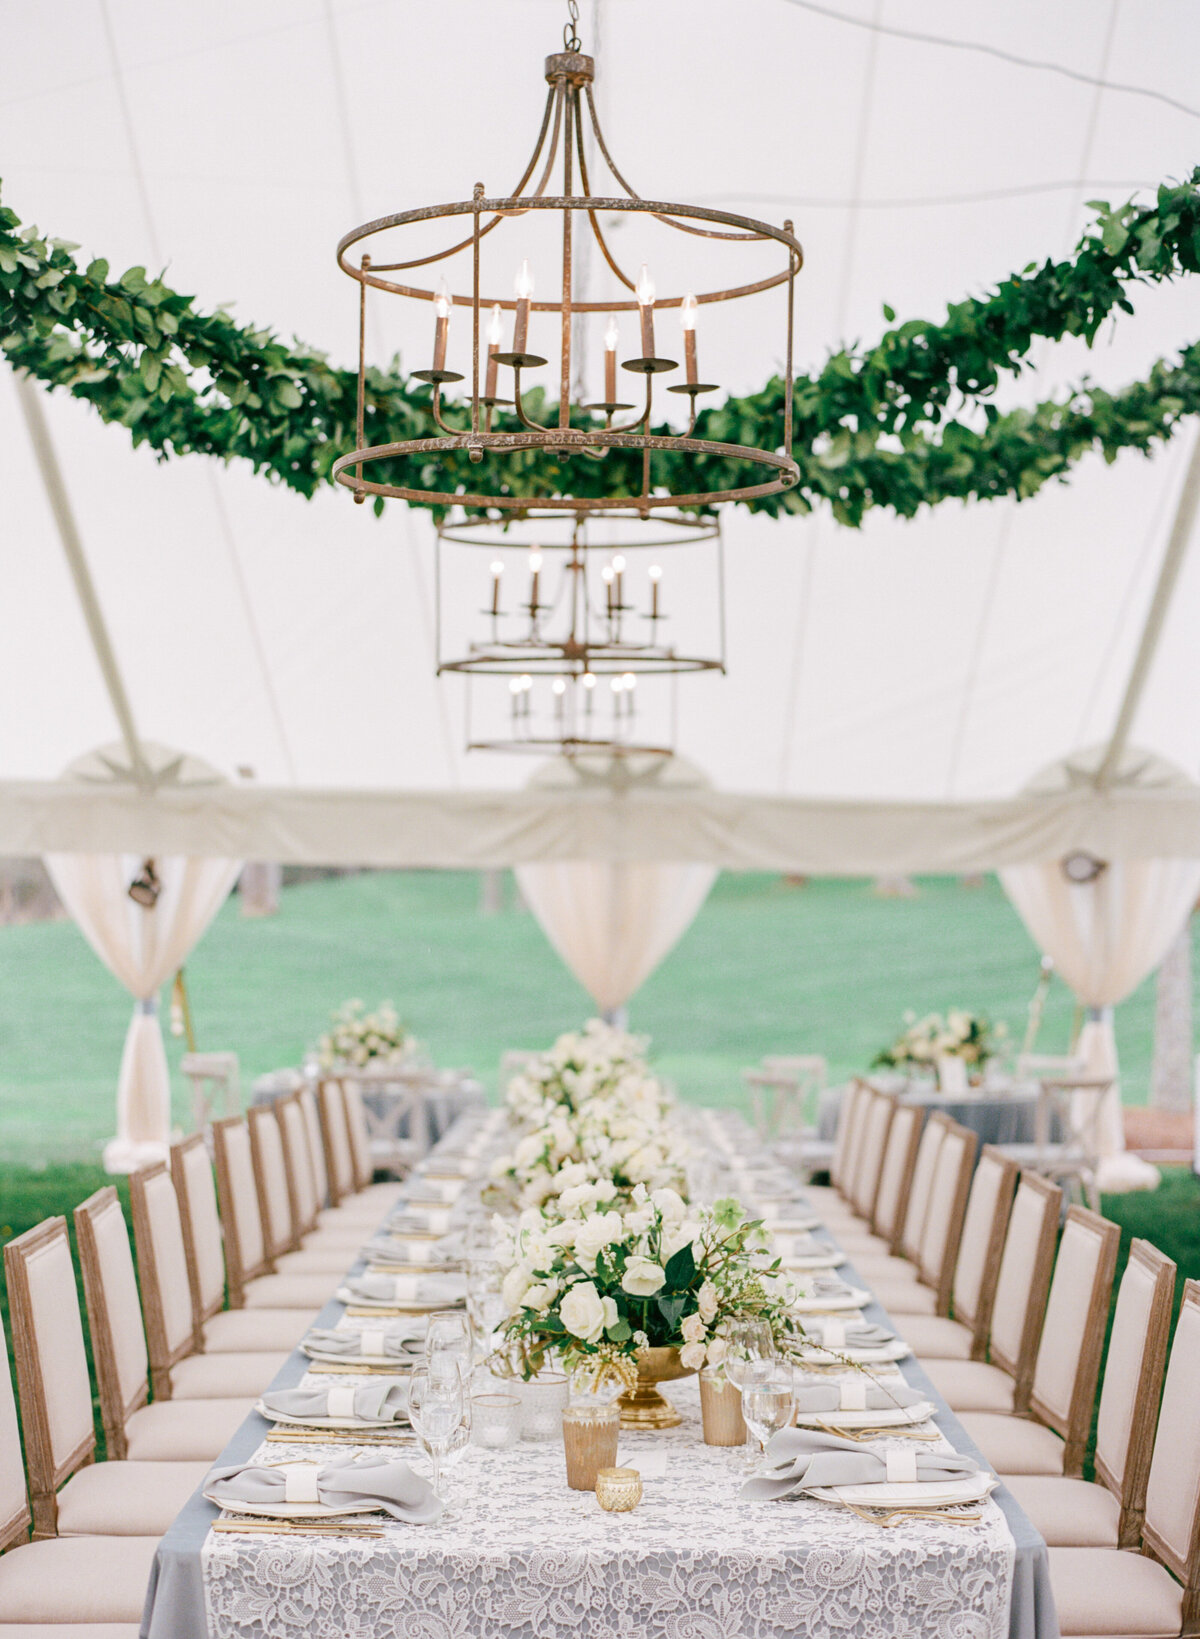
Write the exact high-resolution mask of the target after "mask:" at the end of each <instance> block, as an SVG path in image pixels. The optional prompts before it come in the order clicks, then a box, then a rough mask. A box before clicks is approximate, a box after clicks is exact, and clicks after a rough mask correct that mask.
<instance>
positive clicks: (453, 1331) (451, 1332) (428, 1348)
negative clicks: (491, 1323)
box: [425, 1309, 472, 1382]
mask: <svg viewBox="0 0 1200 1639" xmlns="http://www.w3.org/2000/svg"><path fill="white" fill-rule="evenodd" d="M437 1355H448V1356H449V1357H450V1358H451V1359H453V1360H456V1361H457V1362H458V1364H459V1367H460V1369H461V1371H462V1376H463V1381H464V1382H467V1381H468V1380H469V1379H470V1376H471V1365H472V1350H471V1328H470V1325H469V1324H468V1321H467V1317H466V1315H465V1314H463V1312H462V1310H461V1309H438V1310H436V1311H435V1312H434V1313H433V1314H431V1315H430V1317H429V1321H428V1324H427V1325H426V1328H425V1359H426V1360H427V1361H432V1360H433V1359H434V1358H435V1356H437Z"/></svg>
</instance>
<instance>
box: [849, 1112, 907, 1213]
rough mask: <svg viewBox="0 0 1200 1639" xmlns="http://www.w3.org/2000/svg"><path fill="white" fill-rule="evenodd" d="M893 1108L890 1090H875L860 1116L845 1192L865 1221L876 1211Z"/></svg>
mask: <svg viewBox="0 0 1200 1639" xmlns="http://www.w3.org/2000/svg"><path fill="white" fill-rule="evenodd" d="M895 1109H896V1100H895V1098H894V1097H893V1096H892V1095H891V1094H890V1093H875V1094H874V1095H873V1097H872V1101H871V1103H870V1104H869V1105H868V1107H867V1113H866V1116H865V1117H864V1119H863V1135H862V1142H861V1143H860V1145H859V1147H858V1160H857V1162H856V1164H855V1168H854V1176H853V1178H852V1179H851V1180H850V1184H849V1190H848V1195H849V1199H850V1204H851V1206H852V1207H853V1208H854V1210H855V1212H857V1213H858V1215H859V1217H861V1218H866V1219H867V1220H868V1221H869V1220H870V1218H871V1215H872V1213H873V1212H874V1210H875V1195H876V1192H877V1191H878V1189H879V1175H880V1172H881V1171H882V1169H883V1157H884V1152H885V1150H886V1149H887V1136H888V1130H889V1128H890V1127H891V1124H892V1116H893V1114H894V1112H895Z"/></svg>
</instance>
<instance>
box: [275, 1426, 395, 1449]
mask: <svg viewBox="0 0 1200 1639" xmlns="http://www.w3.org/2000/svg"><path fill="white" fill-rule="evenodd" d="M267 1439H268V1440H269V1441H272V1442H273V1443H275V1444H277V1445H315V1446H321V1445H348V1446H395V1447H397V1449H400V1450H407V1449H409V1448H410V1447H412V1446H415V1445H416V1444H417V1439H416V1436H415V1435H413V1434H406V1435H404V1436H402V1437H401V1436H397V1435H395V1434H365V1433H364V1434H356V1433H355V1432H354V1431H353V1430H352V1429H332V1428H331V1429H315V1428H314V1429H308V1428H298V1429H292V1430H291V1431H290V1432H289V1431H288V1430H286V1429H283V1428H278V1427H276V1428H273V1429H272V1430H271V1431H270V1433H269V1434H268V1435H267Z"/></svg>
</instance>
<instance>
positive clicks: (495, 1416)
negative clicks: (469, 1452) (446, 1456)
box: [471, 1394, 521, 1451]
mask: <svg viewBox="0 0 1200 1639" xmlns="http://www.w3.org/2000/svg"><path fill="white" fill-rule="evenodd" d="M520 1437H521V1398H520V1396H519V1395H516V1394H475V1395H472V1396H471V1444H472V1445H477V1446H483V1447H484V1449H485V1450H487V1451H506V1450H507V1449H508V1447H509V1446H514V1445H516V1443H517V1441H518V1440H519V1439H520Z"/></svg>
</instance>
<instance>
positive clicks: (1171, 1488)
mask: <svg viewBox="0 0 1200 1639" xmlns="http://www.w3.org/2000/svg"><path fill="white" fill-rule="evenodd" d="M1142 1543H1143V1546H1144V1547H1146V1548H1148V1549H1149V1550H1150V1552H1151V1553H1152V1554H1153V1555H1154V1556H1155V1558H1156V1559H1160V1560H1161V1561H1162V1562H1163V1564H1164V1565H1165V1566H1166V1567H1167V1569H1168V1570H1169V1571H1172V1572H1174V1574H1175V1575H1176V1576H1177V1577H1178V1578H1179V1579H1180V1581H1181V1582H1182V1583H1183V1585H1184V1599H1183V1628H1182V1631H1183V1632H1184V1633H1195V1632H1196V1619H1197V1604H1198V1600H1197V1584H1198V1582H1200V1281H1194V1280H1189V1281H1186V1282H1185V1283H1184V1288H1183V1303H1182V1306H1181V1307H1180V1310H1179V1319H1178V1320H1177V1321H1176V1323H1175V1337H1174V1340H1173V1342H1172V1344H1171V1358H1170V1360H1169V1362H1168V1364H1167V1378H1166V1382H1165V1384H1164V1385H1163V1397H1162V1408H1161V1410H1160V1411H1159V1416H1158V1438H1157V1439H1156V1440H1155V1442H1154V1455H1153V1457H1152V1458H1151V1461H1150V1479H1149V1482H1148V1483H1147V1486H1146V1523H1145V1526H1144V1527H1143V1530H1142Z"/></svg>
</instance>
